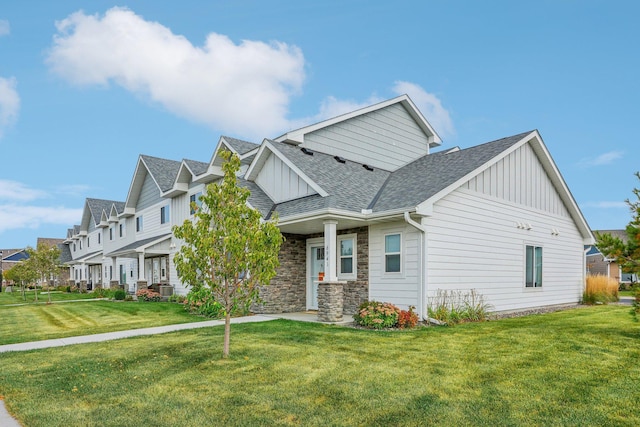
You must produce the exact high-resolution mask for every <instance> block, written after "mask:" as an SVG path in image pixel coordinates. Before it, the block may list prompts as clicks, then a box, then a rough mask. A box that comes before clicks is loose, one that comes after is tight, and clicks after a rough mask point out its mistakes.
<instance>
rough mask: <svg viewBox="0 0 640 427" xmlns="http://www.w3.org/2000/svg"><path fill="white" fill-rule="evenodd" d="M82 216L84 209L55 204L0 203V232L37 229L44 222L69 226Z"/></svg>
mask: <svg viewBox="0 0 640 427" xmlns="http://www.w3.org/2000/svg"><path fill="white" fill-rule="evenodd" d="M81 217H82V209H67V208H64V207H53V206H22V205H17V204H8V205H0V232H3V231H7V230H15V229H20V228H31V229H35V228H38V227H40V226H41V225H42V224H60V225H66V226H69V225H70V224H75V223H77V222H78V220H79V218H81Z"/></svg>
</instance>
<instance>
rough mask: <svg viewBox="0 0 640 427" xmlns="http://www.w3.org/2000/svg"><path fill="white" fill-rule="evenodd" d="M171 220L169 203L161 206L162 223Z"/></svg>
mask: <svg viewBox="0 0 640 427" xmlns="http://www.w3.org/2000/svg"><path fill="white" fill-rule="evenodd" d="M168 222H169V205H167V206H163V207H161V208H160V224H166V223H168Z"/></svg>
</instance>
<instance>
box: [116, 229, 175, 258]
mask: <svg viewBox="0 0 640 427" xmlns="http://www.w3.org/2000/svg"><path fill="white" fill-rule="evenodd" d="M169 236H171V233H168V234H162V235H160V236H154V237H149V238H148V239H143V240H138V241H136V242H133V243H130V244H128V245H126V246H123V247H121V248H118V249H115V250H113V251H111V252H109V253H108V254H106V256H111V255H112V254H116V253H124V252H128V251H133V250H135V249H137V248H139V247H141V246H144V245H146V244H148V243H151V242H153V241H156V240H163V239H166V238H167V237H169Z"/></svg>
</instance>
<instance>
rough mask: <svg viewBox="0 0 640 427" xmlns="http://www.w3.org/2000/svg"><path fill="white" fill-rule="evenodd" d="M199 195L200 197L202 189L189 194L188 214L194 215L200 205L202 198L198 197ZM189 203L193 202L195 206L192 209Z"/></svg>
mask: <svg viewBox="0 0 640 427" xmlns="http://www.w3.org/2000/svg"><path fill="white" fill-rule="evenodd" d="M200 197H202V191H196V192H195V193H193V194H190V195H189V215H195V214H196V212H197V211H198V209H200V208H201V207H202V200H201V199H200ZM191 203H195V204H196V206H197V208H196V209H193V207H192V206H191Z"/></svg>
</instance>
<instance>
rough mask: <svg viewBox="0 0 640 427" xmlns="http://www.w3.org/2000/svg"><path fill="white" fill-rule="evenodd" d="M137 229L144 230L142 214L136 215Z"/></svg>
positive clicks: (138, 230)
mask: <svg viewBox="0 0 640 427" xmlns="http://www.w3.org/2000/svg"><path fill="white" fill-rule="evenodd" d="M136 231H137V232H138V233H139V232H141V231H142V215H141V216H139V217H136Z"/></svg>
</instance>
